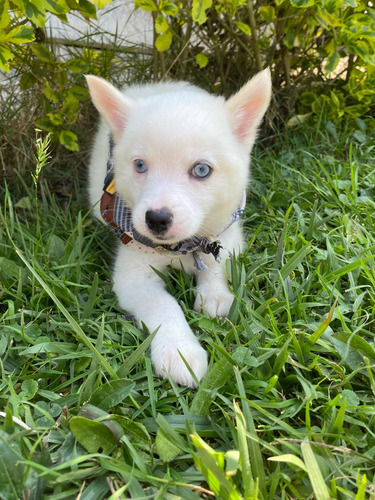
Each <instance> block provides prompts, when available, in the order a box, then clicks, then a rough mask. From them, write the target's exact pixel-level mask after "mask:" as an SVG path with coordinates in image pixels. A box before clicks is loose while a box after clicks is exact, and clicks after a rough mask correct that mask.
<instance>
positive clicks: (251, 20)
mask: <svg viewBox="0 0 375 500" xmlns="http://www.w3.org/2000/svg"><path fill="white" fill-rule="evenodd" d="M247 12H248V15H249V25H250V28H251V36H252V40H253V50H254V56H255V64H256V67H257V70H258V71H262V69H263V64H262V58H261V55H260V50H259V47H258V34H257V25H256V20H255V15H254V7H253V1H252V0H247Z"/></svg>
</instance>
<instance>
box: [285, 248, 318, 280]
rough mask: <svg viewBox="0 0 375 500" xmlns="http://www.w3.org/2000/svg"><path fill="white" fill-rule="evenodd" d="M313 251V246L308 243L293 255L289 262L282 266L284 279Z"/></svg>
mask: <svg viewBox="0 0 375 500" xmlns="http://www.w3.org/2000/svg"><path fill="white" fill-rule="evenodd" d="M310 251H311V247H310V246H309V245H306V246H305V247H302V248H301V249H300V250H298V252H296V253H295V254H294V255H293V257H291V258H290V259H289V260H288V262H287V263H286V264H285V265H284V266H283V267H282V268H281V270H280V274H281V276H282V278H283V279H285V278H286V277H287V276H289V275H290V274H291V273H292V272H293V271H294V269H295V268H296V267H298V266H299V265H300V264H301V262H302V261H303V259H304V258H305V257H306V255H308V254H309V253H310Z"/></svg>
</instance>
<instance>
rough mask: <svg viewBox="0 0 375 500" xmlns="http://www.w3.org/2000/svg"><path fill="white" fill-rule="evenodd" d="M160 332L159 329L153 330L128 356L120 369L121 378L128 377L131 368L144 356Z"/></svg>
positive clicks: (118, 373)
mask: <svg viewBox="0 0 375 500" xmlns="http://www.w3.org/2000/svg"><path fill="white" fill-rule="evenodd" d="M157 333H158V330H155V331H154V332H152V333H151V334H150V335H149V336H148V337H147V338H146V339H145V340H144V341H143V342H142V344H141V345H139V346H138V347H137V349H135V350H134V351H133V352H132V353H131V354H130V356H127V357H126V360H125V362H124V364H123V365H122V366H121V368H119V369H118V372H117V375H118V376H119V377H120V378H124V377H126V375H128V373H130V371H131V369H132V368H133V367H134V366H135V365H136V364H137V363H138V362H139V361H140V360H141V359H142V358H143V356H144V354H145V352H146V351H147V349H148V348H149V347H150V344H151V342H152V341H153V340H154V337H155V335H156V334H157Z"/></svg>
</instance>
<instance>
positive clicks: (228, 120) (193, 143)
mask: <svg viewBox="0 0 375 500" xmlns="http://www.w3.org/2000/svg"><path fill="white" fill-rule="evenodd" d="M87 81H88V85H89V88H90V92H91V96H92V99H93V102H94V104H95V105H96V107H97V109H98V110H99V112H100V114H101V116H102V117H103V119H104V120H103V121H102V122H101V124H100V127H99V131H98V134H97V137H96V140H95V143H94V147H93V153H92V159H91V164H90V175H89V195H90V202H91V204H92V205H95V208H94V213H95V215H96V216H97V217H98V218H99V219H100V213H99V204H98V201H99V200H100V197H101V195H102V190H103V182H104V177H105V173H106V164H107V159H108V154H109V144H108V134H109V130H110V131H111V132H112V134H113V136H114V139H115V148H114V160H115V167H114V168H115V185H116V190H117V192H118V193H119V194H120V195H121V197H122V198H123V199H124V200H125V201H126V203H127V204H128V206H130V207H131V209H132V213H133V223H134V226H135V228H136V229H137V230H138V231H139V232H140V233H141V234H143V235H145V236H147V237H148V238H151V239H152V240H153V241H155V242H163V243H174V242H178V241H181V240H184V239H187V238H190V237H192V236H194V235H198V236H207V237H216V236H218V235H220V236H219V239H220V242H221V244H222V246H223V247H224V250H222V251H221V262H220V263H218V262H216V261H215V259H214V258H213V256H212V255H203V260H204V262H205V264H206V266H207V269H206V270H205V271H199V272H197V298H196V302H195V309H196V310H198V311H201V310H202V311H205V312H206V313H207V314H208V315H209V316H211V317H214V316H225V315H227V314H228V312H229V309H230V306H231V304H232V301H233V296H232V294H231V293H230V291H229V289H228V285H227V278H226V275H225V260H226V258H227V257H228V256H229V255H230V253H233V251H235V252H236V253H238V252H239V251H240V250H241V248H242V244H243V237H242V230H241V224H240V223H238V222H237V223H235V224H233V225H232V226H231V227H229V228H228V229H227V230H226V231H224V232H222V231H223V230H224V228H225V227H226V225H227V224H228V223H229V221H230V220H231V216H232V213H233V212H234V211H235V210H236V208H238V206H239V204H240V200H241V197H242V194H243V191H244V189H245V188H246V185H247V182H248V177H249V167H250V161H249V158H250V152H251V149H252V146H253V143H254V140H255V136H256V131H257V128H258V126H259V123H260V121H261V119H262V117H263V115H264V112H265V111H266V109H267V106H268V104H269V100H270V94H271V82H270V74H269V71H268V70H265V71H263V72H261V73H259V74H258V75H256V76H255V77H254V78H253V79H252V80H250V82H249V83H247V84H246V85H245V86H244V87H243V88H242V89H241V90H240V91H239V92H238V93H237V94H236V95H235V96H233V97H232V98H230V99H229V100H228V101H227V102H225V100H224V99H223V98H221V97H213V96H211V95H210V94H207V93H206V92H204V91H202V90H200V89H198V88H196V87H193V86H191V85H189V84H186V83H164V84H156V85H146V86H137V87H131V88H128V89H126V90H124V91H123V92H120V91H119V90H117V89H115V88H114V87H113V86H112V85H110V84H109V83H108V82H105V81H104V80H102V79H100V78H97V77H93V76H88V77H87ZM135 159H142V160H143V161H145V163H146V165H147V172H145V173H142V174H140V173H138V172H137V171H136V170H135V168H134V166H133V161H134V160H135ZM202 162H203V163H207V164H209V165H210V166H211V167H212V172H211V175H210V176H208V177H207V178H205V179H197V178H196V177H193V176H192V175H191V170H192V168H193V166H194V165H196V164H197V163H202ZM162 208H167V209H168V210H169V211H170V212H171V213H172V214H173V222H172V224H171V226H170V227H169V228H168V230H167V231H166V232H165V234H163V235H162V236H160V237H159V236H155V235H154V234H152V233H151V231H150V229H149V227H148V226H147V224H146V222H145V213H146V211H147V210H161V209H162ZM181 264H182V265H183V267H184V268H185V269H186V270H187V271H188V272H191V273H194V272H196V269H195V268H194V263H193V258H192V256H191V255H190V254H189V255H186V256H178V257H173V258H172V257H171V256H164V255H162V256H161V255H151V254H147V253H138V252H135V251H133V250H130V249H129V248H127V247H126V246H125V245H123V244H121V243H119V245H118V251H117V257H116V261H115V265H114V272H113V282H114V290H115V292H116V294H117V296H118V300H119V304H120V306H121V307H122V308H124V309H125V310H127V311H128V312H130V313H131V314H133V315H134V316H135V317H137V318H138V319H139V320H141V321H143V322H144V323H145V324H146V325H147V327H148V329H149V330H150V331H154V330H156V329H157V328H158V329H159V330H158V333H157V334H156V336H155V338H154V340H153V342H152V345H151V358H152V362H153V365H154V369H155V373H156V374H157V375H158V376H160V377H165V376H166V374H167V373H168V374H169V375H170V376H171V377H172V378H173V380H174V381H175V382H177V383H179V384H182V385H187V386H191V387H193V386H195V385H196V382H195V380H194V378H193V377H192V376H191V374H190V373H189V370H188V369H187V368H186V366H185V363H184V361H183V359H182V357H183V358H184V359H185V361H186V362H187V363H188V364H189V366H190V368H191V370H192V371H193V372H194V373H195V376H196V378H197V379H198V380H201V379H202V378H203V377H204V375H205V373H206V371H207V354H206V351H205V350H204V349H203V348H202V347H201V346H200V344H199V342H198V340H197V339H196V337H195V335H194V334H193V332H192V331H191V329H190V327H189V325H188V323H187V321H186V319H185V317H184V315H183V312H182V310H181V308H180V306H179V305H178V303H177V301H176V300H175V299H174V298H173V297H172V296H171V295H169V294H168V293H167V292H166V291H165V289H164V287H163V282H162V280H161V279H160V278H159V277H158V276H157V274H156V273H155V272H154V271H153V270H152V267H154V268H157V269H159V270H160V271H162V272H163V271H165V270H166V268H167V266H169V265H172V266H174V267H180V266H181ZM180 353H181V355H182V356H181V355H180Z"/></svg>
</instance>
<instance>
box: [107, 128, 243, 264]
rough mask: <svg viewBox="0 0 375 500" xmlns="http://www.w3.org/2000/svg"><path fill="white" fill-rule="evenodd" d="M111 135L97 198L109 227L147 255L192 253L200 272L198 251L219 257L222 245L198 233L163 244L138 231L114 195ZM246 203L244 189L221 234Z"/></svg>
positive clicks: (200, 262)
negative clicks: (100, 194) (100, 191)
mask: <svg viewBox="0 0 375 500" xmlns="http://www.w3.org/2000/svg"><path fill="white" fill-rule="evenodd" d="M113 147H114V142H113V137H112V135H110V137H109V158H108V161H107V174H106V177H105V180H104V188H103V195H102V197H101V201H100V213H101V216H102V218H103V219H104V221H105V222H106V223H107V225H108V226H109V227H110V229H112V231H113V232H114V233H115V234H116V236H117V237H118V238H119V239H120V240H121V242H122V243H123V244H124V245H126V246H127V247H129V248H130V249H132V250H136V251H140V252H143V253H148V254H159V255H172V256H178V255H186V254H188V253H192V254H193V257H194V262H195V267H196V268H197V269H198V270H200V271H203V270H205V269H206V266H205V264H204V262H203V259H202V257H201V256H200V254H201V253H204V254H207V255H208V254H212V255H213V256H214V258H215V259H216V260H219V259H220V249H221V248H222V246H221V244H220V242H219V241H218V240H217V238H218V237H219V235H218V236H216V237H214V238H212V239H210V238H205V237H201V236H193V237H192V238H188V239H186V240H182V241H179V242H177V243H172V244H170V245H167V244H166V245H164V244H160V243H155V242H153V241H152V240H151V239H149V238H147V237H146V236H144V235H142V234H140V233H139V232H138V231H137V230H136V229H135V227H134V226H133V221H132V212H131V209H130V208H129V207H128V206H127V205H126V203H125V201H124V200H123V199H122V198H121V197H120V196H119V195H118V194H117V192H116V189H115V181H114V173H113V167H114V162H113ZM245 204H246V193H245V192H244V194H243V197H242V200H241V204H240V206H239V208H238V209H237V210H236V211H235V212H234V214H233V215H232V218H231V220H230V222H229V224H227V226H226V227H225V228H224V229H223V231H222V232H221V233H223V232H224V231H226V230H227V229H228V228H229V227H230V226H231V225H232V224H234V223H235V222H237V221H238V220H239V219H240V218H241V217H242V215H243V213H244V210H245ZM221 233H220V234H221Z"/></svg>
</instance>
